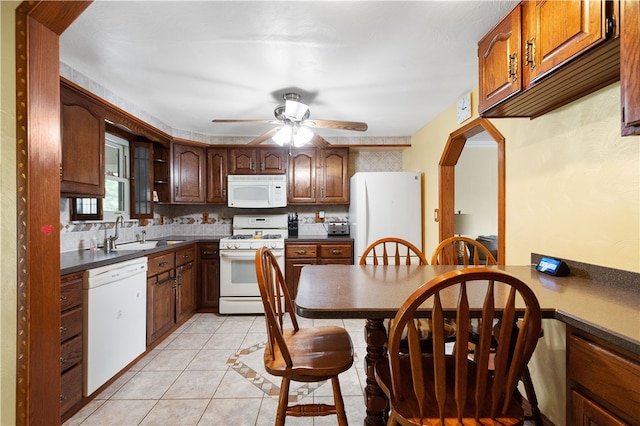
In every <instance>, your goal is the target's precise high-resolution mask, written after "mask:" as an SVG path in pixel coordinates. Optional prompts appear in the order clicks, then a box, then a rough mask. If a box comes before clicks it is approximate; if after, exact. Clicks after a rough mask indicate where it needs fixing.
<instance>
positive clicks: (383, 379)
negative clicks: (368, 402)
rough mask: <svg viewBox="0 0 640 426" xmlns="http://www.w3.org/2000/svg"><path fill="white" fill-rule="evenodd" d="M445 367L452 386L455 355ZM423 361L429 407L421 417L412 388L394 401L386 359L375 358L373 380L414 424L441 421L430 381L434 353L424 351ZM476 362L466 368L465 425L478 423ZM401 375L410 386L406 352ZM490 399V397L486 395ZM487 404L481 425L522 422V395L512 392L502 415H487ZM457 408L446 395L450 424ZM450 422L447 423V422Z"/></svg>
mask: <svg viewBox="0 0 640 426" xmlns="http://www.w3.org/2000/svg"><path fill="white" fill-rule="evenodd" d="M446 359H447V361H446V362H447V367H446V375H447V388H448V389H453V388H454V387H455V382H454V377H455V369H454V358H453V356H451V355H447V357H446ZM422 364H423V371H424V372H427V374H423V381H424V383H425V385H424V386H423V387H422V388H423V389H424V390H425V391H426V395H425V401H426V403H425V406H426V407H429V408H428V409H427V415H426V418H423V419H422V420H421V419H420V416H419V414H418V413H419V412H420V411H419V409H418V401H417V400H416V399H415V395H414V393H413V392H405V393H404V399H403V401H402V403H397V401H394V400H393V398H394V395H393V394H392V392H391V389H392V388H391V375H390V371H389V361H388V360H387V359H385V358H383V359H382V360H380V361H378V362H377V363H376V366H375V375H376V381H377V382H378V384H379V385H380V388H381V389H382V391H383V392H384V393H385V395H387V397H388V398H389V399H390V400H391V406H392V407H401V410H402V411H401V412H397V413H396V414H398V415H400V416H401V417H403V418H404V419H407V420H409V421H410V422H413V423H414V424H417V425H440V418H439V414H438V403H437V401H436V398H435V395H434V394H433V389H434V388H435V387H434V386H435V385H434V383H433V376H430V374H432V373H433V357H432V356H431V355H427V354H425V355H423V356H422ZM476 367H477V364H476V363H474V362H473V361H471V360H469V361H468V369H469V375H468V376H469V377H470V378H471V380H470V381H469V383H468V387H467V404H466V406H465V408H464V417H463V421H464V423H463V424H465V425H467V424H468V425H477V424H478V423H477V422H476V421H475V409H476V404H475V398H474V395H473V390H474V389H475V380H473V378H474V377H475V372H476ZM400 376H401V377H403V387H406V388H409V387H411V386H412V379H411V365H410V360H409V356H408V355H401V356H400ZM492 383H493V382H492V380H489V381H488V382H487V394H488V395H489V393H490V389H491V385H492ZM487 399H489V398H487ZM487 405H488V404H483V407H482V409H481V410H480V413H481V415H480V422H481V424H483V425H516V424H523V422H524V410H523V409H522V399H521V397H520V395H519V394H517V391H516V395H514V397H513V398H511V403H510V404H509V407H508V409H507V412H506V413H504V415H503V416H500V417H498V418H496V419H495V420H492V419H491V418H490V413H489V409H490V407H488V406H487ZM456 413H457V411H456V401H454V400H453V398H448V399H447V402H446V406H445V417H446V418H447V421H446V422H445V424H446V425H448V424H452V425H457V424H458V423H457V422H456V420H455V419H456V418H457V414H456ZM449 422H450V423H449Z"/></svg>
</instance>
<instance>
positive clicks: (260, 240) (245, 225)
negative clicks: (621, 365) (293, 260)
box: [219, 214, 288, 314]
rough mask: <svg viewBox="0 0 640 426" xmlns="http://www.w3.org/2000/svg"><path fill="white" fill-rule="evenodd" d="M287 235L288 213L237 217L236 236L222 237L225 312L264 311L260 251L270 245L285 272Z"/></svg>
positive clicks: (221, 260) (234, 231) (222, 278)
mask: <svg viewBox="0 0 640 426" xmlns="http://www.w3.org/2000/svg"><path fill="white" fill-rule="evenodd" d="M287 236H288V218H287V215H286V214H278V215H236V216H234V217H233V235H232V236H230V237H227V238H222V239H220V307H219V309H220V313H221V314H261V313H263V312H264V309H263V306H262V300H261V298H260V291H259V290H258V280H257V277H256V268H255V255H256V251H257V250H258V249H259V248H261V247H268V248H269V249H270V250H271V252H272V253H273V254H274V256H275V257H276V259H277V260H278V263H279V265H280V268H281V269H282V271H283V272H284V240H285V238H287Z"/></svg>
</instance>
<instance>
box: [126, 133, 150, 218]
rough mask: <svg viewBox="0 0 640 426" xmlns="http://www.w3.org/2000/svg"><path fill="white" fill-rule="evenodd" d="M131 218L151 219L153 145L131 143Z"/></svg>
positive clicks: (137, 142) (148, 143)
mask: <svg viewBox="0 0 640 426" xmlns="http://www.w3.org/2000/svg"><path fill="white" fill-rule="evenodd" d="M129 150H130V155H131V182H130V184H131V218H132V219H151V218H153V198H152V194H153V144H152V143H151V142H139V141H131V142H130V143H129Z"/></svg>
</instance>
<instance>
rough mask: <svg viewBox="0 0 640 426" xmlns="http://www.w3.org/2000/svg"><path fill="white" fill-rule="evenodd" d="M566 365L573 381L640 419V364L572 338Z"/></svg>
mask: <svg viewBox="0 0 640 426" xmlns="http://www.w3.org/2000/svg"><path fill="white" fill-rule="evenodd" d="M567 365H568V366H569V378H570V380H572V381H574V382H575V383H578V384H580V385H581V386H584V388H585V389H588V390H589V391H590V392H592V393H593V394H596V395H598V396H599V398H600V399H602V400H603V401H606V402H607V403H609V404H611V405H612V406H614V407H618V408H619V409H620V410H622V411H624V412H626V413H627V414H629V415H630V416H631V418H634V419H640V364H638V363H637V362H634V361H632V360H630V359H628V358H625V357H623V356H621V355H619V354H617V353H614V352H612V351H609V350H608V349H606V348H604V347H602V346H600V345H597V344H595V343H593V342H589V341H587V340H584V339H581V338H580V337H577V336H575V335H573V336H571V337H570V339H569V360H568V364H567Z"/></svg>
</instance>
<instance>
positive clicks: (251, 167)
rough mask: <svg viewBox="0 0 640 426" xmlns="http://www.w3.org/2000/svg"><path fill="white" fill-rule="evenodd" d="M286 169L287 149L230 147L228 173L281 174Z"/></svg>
mask: <svg viewBox="0 0 640 426" xmlns="http://www.w3.org/2000/svg"><path fill="white" fill-rule="evenodd" d="M286 171H287V150H286V149H284V148H280V147H271V148H230V149H229V174H232V175H260V174H262V175H281V174H284V173H286Z"/></svg>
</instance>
